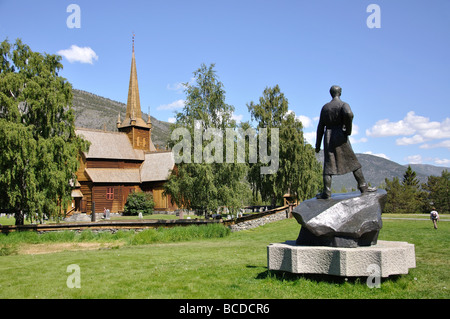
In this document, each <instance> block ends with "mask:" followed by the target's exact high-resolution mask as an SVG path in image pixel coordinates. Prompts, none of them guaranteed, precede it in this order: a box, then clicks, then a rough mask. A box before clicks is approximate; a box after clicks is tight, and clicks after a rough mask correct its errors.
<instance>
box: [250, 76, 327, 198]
mask: <svg viewBox="0 0 450 319" xmlns="http://www.w3.org/2000/svg"><path fill="white" fill-rule="evenodd" d="M247 107H248V110H249V111H250V113H251V115H252V119H254V120H256V121H257V122H258V125H257V129H258V130H259V129H261V128H267V129H268V133H267V135H268V137H270V136H271V133H270V131H271V130H272V129H274V128H277V129H279V148H280V150H279V169H278V170H277V171H276V173H275V174H265V175H262V174H260V167H261V166H262V165H263V164H262V163H260V162H258V163H255V164H251V165H250V173H249V182H250V183H251V185H252V188H253V190H254V192H253V196H254V197H255V198H256V196H257V194H258V193H260V194H261V197H262V199H263V200H271V201H272V204H273V205H275V204H276V203H278V204H281V203H282V202H283V195H284V194H286V193H288V192H289V193H290V194H291V195H293V196H294V197H295V198H296V199H298V200H300V201H302V200H304V199H307V198H310V197H313V196H314V195H315V194H316V193H317V191H318V190H319V188H320V185H321V179H322V178H321V172H322V168H321V165H320V164H319V162H318V161H317V160H316V157H315V153H314V150H313V148H312V146H311V145H310V144H308V143H306V141H305V139H304V136H303V126H302V123H301V122H300V121H299V120H297V119H296V118H295V115H294V114H293V113H292V112H289V113H288V108H289V103H288V100H287V98H286V97H285V96H284V94H283V93H282V92H281V90H280V87H279V86H278V85H276V86H275V87H273V88H270V87H267V88H266V89H265V90H264V92H263V96H262V97H260V98H259V104H255V103H254V102H250V103H249V104H248V105H247ZM271 142H272V141H271V140H270V138H269V142H268V144H270V143H271Z"/></svg>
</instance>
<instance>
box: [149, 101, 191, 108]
mask: <svg viewBox="0 0 450 319" xmlns="http://www.w3.org/2000/svg"><path fill="white" fill-rule="evenodd" d="M184 103H185V101H184V100H176V101H174V102H172V103H169V104H163V105H160V106H158V107H157V108H156V109H157V110H176V109H181V108H183V107H184Z"/></svg>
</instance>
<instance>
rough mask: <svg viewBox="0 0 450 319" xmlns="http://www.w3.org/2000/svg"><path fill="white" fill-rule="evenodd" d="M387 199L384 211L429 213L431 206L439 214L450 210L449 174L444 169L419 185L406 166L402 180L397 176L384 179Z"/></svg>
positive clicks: (413, 173)
mask: <svg viewBox="0 0 450 319" xmlns="http://www.w3.org/2000/svg"><path fill="white" fill-rule="evenodd" d="M385 183H386V186H385V189H386V191H387V201H386V205H385V207H384V212H385V213H398V214H405V213H429V212H430V211H431V209H432V207H435V209H436V210H437V211H438V212H439V213H440V214H448V213H449V212H450V199H449V186H450V174H449V173H448V171H447V170H444V171H443V172H442V174H441V176H429V177H428V181H427V182H426V183H423V184H422V185H419V182H418V180H417V178H416V172H414V171H413V170H412V169H411V167H410V166H408V168H407V170H406V172H405V174H404V176H403V182H402V183H400V180H399V178H398V177H395V178H393V179H392V180H389V179H387V178H386V179H385Z"/></svg>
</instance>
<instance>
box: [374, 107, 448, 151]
mask: <svg viewBox="0 0 450 319" xmlns="http://www.w3.org/2000/svg"><path fill="white" fill-rule="evenodd" d="M366 134H367V135H368V136H372V137H386V136H403V137H401V138H398V139H397V140H396V144H397V145H412V144H422V143H425V142H428V141H431V140H435V139H443V138H450V118H445V120H443V121H442V122H436V121H430V119H429V118H427V117H424V116H420V115H416V114H415V112H414V111H410V112H408V113H407V114H406V116H405V118H404V119H403V120H400V121H397V122H390V121H389V120H388V119H384V120H380V121H378V122H376V123H375V125H374V126H372V128H370V129H368V130H366ZM435 147H446V148H449V147H450V145H449V143H448V141H444V142H442V143H437V144H434V145H428V144H424V145H422V146H421V148H435Z"/></svg>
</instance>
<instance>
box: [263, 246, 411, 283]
mask: <svg viewBox="0 0 450 319" xmlns="http://www.w3.org/2000/svg"><path fill="white" fill-rule="evenodd" d="M373 265H376V266H378V267H379V268H378V269H379V275H380V276H381V277H389V276H391V275H400V274H407V273H408V271H409V269H410V268H415V267H416V258H415V252H414V245H413V244H409V243H407V242H398V241H383V240H379V241H378V242H377V244H376V245H373V246H367V247H357V248H342V247H325V246H298V245H296V243H295V240H293V241H286V242H285V243H277V244H270V245H269V246H267V268H268V269H269V270H282V271H287V272H291V273H296V274H327V275H335V276H345V277H353V276H355V277H365V276H370V275H373V269H374V268H373Z"/></svg>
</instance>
